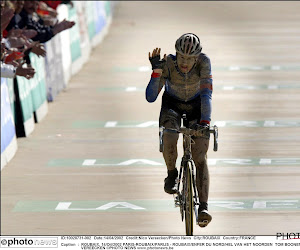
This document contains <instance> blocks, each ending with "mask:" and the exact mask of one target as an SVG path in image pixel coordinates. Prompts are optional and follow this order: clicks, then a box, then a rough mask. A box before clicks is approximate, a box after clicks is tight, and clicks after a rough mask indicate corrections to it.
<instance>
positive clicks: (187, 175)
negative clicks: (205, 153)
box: [159, 114, 218, 236]
mask: <svg viewBox="0 0 300 250" xmlns="http://www.w3.org/2000/svg"><path fill="white" fill-rule="evenodd" d="M182 119H183V124H187V119H186V115H185V114H183V116H182ZM165 131H168V132H173V133H181V134H182V135H183V151H184V154H183V157H182V160H181V164H180V171H179V177H178V179H177V183H176V185H177V188H176V194H175V195H174V202H175V207H179V208H180V214H181V220H182V221H183V220H184V219H185V231H186V235H189V236H190V235H193V210H194V213H195V218H196V221H197V224H198V225H199V223H198V208H199V205H200V202H199V196H198V193H197V189H196V179H195V163H194V161H193V158H192V144H193V138H192V136H201V137H204V138H207V139H209V138H210V134H211V133H212V134H213V135H214V148H213V150H214V151H217V150H218V127H217V126H216V125H214V126H213V127H209V128H207V129H203V130H194V129H191V128H187V127H186V126H185V125H184V126H183V127H181V128H180V129H179V130H176V129H166V128H165V127H160V128H159V151H160V152H163V134H164V132H165ZM201 223H204V224H205V223H206V224H207V223H208V222H207V221H203V222H201Z"/></svg>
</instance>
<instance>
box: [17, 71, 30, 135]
mask: <svg viewBox="0 0 300 250" xmlns="http://www.w3.org/2000/svg"><path fill="white" fill-rule="evenodd" d="M17 88H18V93H19V99H20V106H21V113H22V114H21V115H22V120H23V124H18V123H16V126H24V130H25V136H28V135H29V134H30V133H31V132H32V131H33V130H34V118H33V112H34V110H33V103H32V97H31V86H30V83H29V81H28V80H27V79H26V78H25V77H21V76H17Z"/></svg>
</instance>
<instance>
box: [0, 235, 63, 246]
mask: <svg viewBox="0 0 300 250" xmlns="http://www.w3.org/2000/svg"><path fill="white" fill-rule="evenodd" d="M57 246H58V239H57V238H53V237H52V238H46V237H45V238H44V237H43V238H41V237H30V238H29V237H27V238H26V237H1V239H0V247H1V248H5V247H6V248H9V247H11V248H34V247H38V248H39V247H57Z"/></svg>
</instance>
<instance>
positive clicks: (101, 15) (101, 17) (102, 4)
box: [95, 1, 109, 34]
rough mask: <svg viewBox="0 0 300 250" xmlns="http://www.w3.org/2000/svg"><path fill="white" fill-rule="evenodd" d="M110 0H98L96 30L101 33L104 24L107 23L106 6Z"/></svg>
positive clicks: (96, 3)
mask: <svg viewBox="0 0 300 250" xmlns="http://www.w3.org/2000/svg"><path fill="white" fill-rule="evenodd" d="M107 3H108V2H106V1H97V2H95V5H96V22H95V31H96V33H97V34H99V33H100V32H101V31H102V30H103V28H104V26H105V25H106V8H107V5H109V4H107Z"/></svg>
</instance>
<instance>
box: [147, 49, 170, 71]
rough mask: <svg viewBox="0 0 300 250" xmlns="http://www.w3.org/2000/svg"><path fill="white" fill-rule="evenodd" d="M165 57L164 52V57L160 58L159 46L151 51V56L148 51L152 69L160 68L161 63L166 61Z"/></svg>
mask: <svg viewBox="0 0 300 250" xmlns="http://www.w3.org/2000/svg"><path fill="white" fill-rule="evenodd" d="M166 59H167V57H166V54H165V55H164V58H163V59H162V60H160V48H156V49H154V50H153V52H152V56H151V55H150V52H149V61H150V63H151V65H152V70H154V69H162V67H163V63H164V62H165V61H166Z"/></svg>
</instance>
